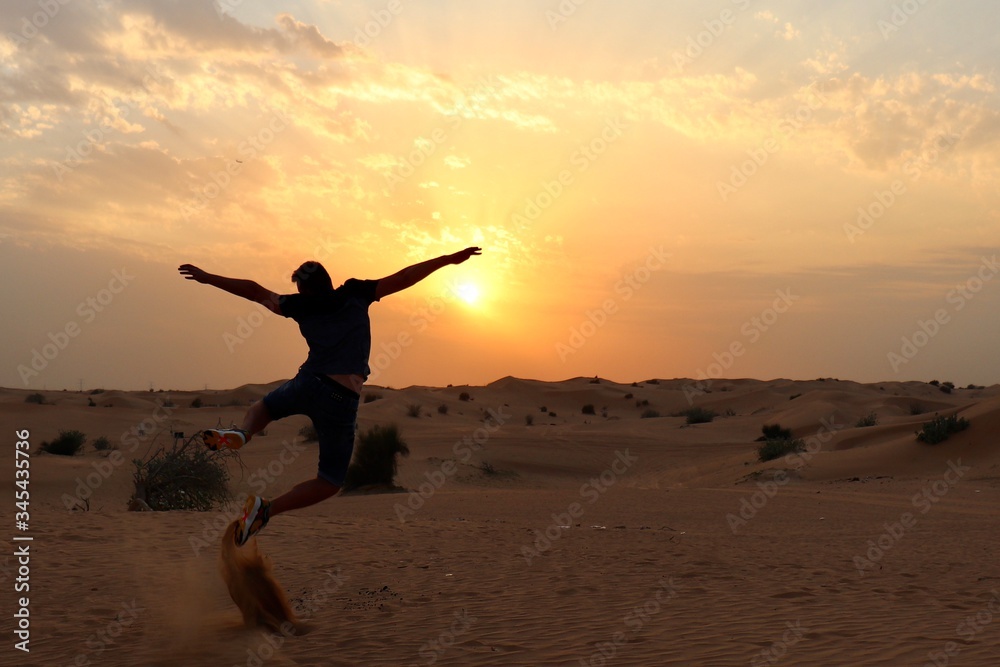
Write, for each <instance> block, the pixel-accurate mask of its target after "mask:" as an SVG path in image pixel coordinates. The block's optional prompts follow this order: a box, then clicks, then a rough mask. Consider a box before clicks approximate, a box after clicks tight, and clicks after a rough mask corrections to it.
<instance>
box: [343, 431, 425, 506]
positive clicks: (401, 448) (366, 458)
mask: <svg viewBox="0 0 1000 667" xmlns="http://www.w3.org/2000/svg"><path fill="white" fill-rule="evenodd" d="M400 455H402V456H409V455H410V448H409V447H408V446H407V444H406V443H405V442H403V440H402V438H401V437H400V435H399V429H398V428H397V427H396V425H395V424H389V425H388V426H379V425H378V424H376V425H375V426H372V427H371V428H370V429H369V430H367V431H364V432H362V433H361V434H360V435H359V436H358V444H357V446H356V447H355V448H354V458H353V459H352V460H351V465H350V467H349V468H348V469H347V477H346V479H345V480H344V490H346V491H349V490H351V489H356V488H359V487H362V486H370V485H383V486H395V485H396V473H397V472H398V470H399V456H400Z"/></svg>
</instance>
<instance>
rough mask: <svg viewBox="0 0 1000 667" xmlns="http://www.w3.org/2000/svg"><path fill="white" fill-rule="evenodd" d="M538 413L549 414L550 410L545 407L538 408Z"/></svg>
mask: <svg viewBox="0 0 1000 667" xmlns="http://www.w3.org/2000/svg"><path fill="white" fill-rule="evenodd" d="M538 411H539V412H548V411H549V409H548V408H547V407H545V406H544V405H543V406H542V407H540V408H538Z"/></svg>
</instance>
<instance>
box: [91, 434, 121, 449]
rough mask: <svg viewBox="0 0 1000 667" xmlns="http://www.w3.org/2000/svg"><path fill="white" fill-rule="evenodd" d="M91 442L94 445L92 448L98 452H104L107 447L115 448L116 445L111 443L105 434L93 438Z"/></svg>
mask: <svg viewBox="0 0 1000 667" xmlns="http://www.w3.org/2000/svg"><path fill="white" fill-rule="evenodd" d="M91 444H92V445H93V446H94V449H95V450H96V451H98V452H104V451H107V450H109V449H117V447H115V446H114V445H112V444H111V441H110V440H108V438H107V436H104V435H102V436H101V437H100V438H97V439H96V440H94V442H93V443H91Z"/></svg>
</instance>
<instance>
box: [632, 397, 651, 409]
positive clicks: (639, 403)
mask: <svg viewBox="0 0 1000 667" xmlns="http://www.w3.org/2000/svg"><path fill="white" fill-rule="evenodd" d="M647 405H649V401H648V400H646V399H642V400H638V401H636V402H635V407H637V408H644V407H646V406H647Z"/></svg>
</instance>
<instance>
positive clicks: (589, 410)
mask: <svg viewBox="0 0 1000 667" xmlns="http://www.w3.org/2000/svg"><path fill="white" fill-rule="evenodd" d="M580 412H582V413H583V414H585V415H592V414H595V411H594V404H593V403H587V404H586V405H585V406H583V408H581V409H580Z"/></svg>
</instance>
